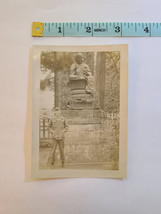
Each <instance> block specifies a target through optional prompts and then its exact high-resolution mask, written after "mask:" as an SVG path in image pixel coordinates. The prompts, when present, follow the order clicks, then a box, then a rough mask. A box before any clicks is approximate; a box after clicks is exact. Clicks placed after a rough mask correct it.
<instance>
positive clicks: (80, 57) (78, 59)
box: [75, 53, 83, 64]
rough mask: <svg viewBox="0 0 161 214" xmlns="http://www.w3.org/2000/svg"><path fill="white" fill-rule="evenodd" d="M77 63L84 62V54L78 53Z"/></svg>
mask: <svg viewBox="0 0 161 214" xmlns="http://www.w3.org/2000/svg"><path fill="white" fill-rule="evenodd" d="M75 61H76V63H77V64H81V63H82V62H83V54H82V53H77V54H76V56H75Z"/></svg>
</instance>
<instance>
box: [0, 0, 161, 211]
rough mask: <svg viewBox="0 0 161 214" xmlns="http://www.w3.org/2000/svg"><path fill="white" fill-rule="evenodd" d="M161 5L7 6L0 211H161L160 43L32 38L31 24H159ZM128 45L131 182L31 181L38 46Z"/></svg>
mask: <svg viewBox="0 0 161 214" xmlns="http://www.w3.org/2000/svg"><path fill="white" fill-rule="evenodd" d="M160 8H161V3H160V0H153V1H146V0H131V1H130V0H99V1H96V0H80V1H79V0H77V1H74V0H66V1H65V0H51V1H49V0H46V1H45V0H40V1H38V0H31V1H29V0H28V1H27V0H10V1H9V0H5V1H2V0H1V4H0V26H1V31H0V44H1V45H0V47H1V51H0V213H3V214H22V213H23V214H35V213H38V214H44V213H45V214H50V213H52V214H86V213H87V214H90V213H92V214H95V213H100V214H105V213H106V214H107V213H108V214H115V213H116V214H117V213H119V214H136V213H145V214H151V213H155V214H160V213H161V37H160V38H32V37H31V23H32V21H42V22H43V21H48V22H52V21H53V22H54V21H55V22H56V21H58V22H63V21H82V22H86V21H87V22H96V21H100V22H103V21H104V22H105V21H111V22H112V21H120V22H121V21H122V22H123V21H129V22H130V21H131V22H132V21H133V22H157V21H158V22H159V21H160V20H161V12H160ZM119 43H122V44H124V43H126V44H129V120H128V167H127V179H125V180H123V181H120V180H110V179H61V180H47V181H37V182H26V181H25V158H24V138H25V137H24V135H25V121H26V111H27V108H26V106H27V94H28V90H29V88H28V81H29V79H28V78H29V71H28V70H29V48H30V47H31V46H32V45H36V44H37V45H43V44H45V45H46V44H49V45H55V44H56V45H96V44H98V45H100V44H119Z"/></svg>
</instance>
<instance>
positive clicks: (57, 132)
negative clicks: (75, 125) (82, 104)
mask: <svg viewBox="0 0 161 214" xmlns="http://www.w3.org/2000/svg"><path fill="white" fill-rule="evenodd" d="M67 127H68V126H67V125H66V122H65V118H64V117H62V116H59V117H55V118H53V119H51V120H50V121H49V131H50V133H51V134H52V139H53V143H52V148H51V152H50V157H49V158H50V160H51V164H54V162H55V152H56V148H57V145H58V146H59V150H60V158H61V161H62V166H63V164H64V161H65V157H64V133H65V130H66V129H67Z"/></svg>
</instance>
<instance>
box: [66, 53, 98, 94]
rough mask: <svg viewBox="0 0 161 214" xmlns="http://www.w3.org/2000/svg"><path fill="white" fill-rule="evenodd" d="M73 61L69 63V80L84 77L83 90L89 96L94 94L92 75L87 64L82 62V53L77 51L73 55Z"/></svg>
mask: <svg viewBox="0 0 161 214" xmlns="http://www.w3.org/2000/svg"><path fill="white" fill-rule="evenodd" d="M73 61H74V63H73V64H72V65H71V68H70V74H69V78H70V80H79V79H82V80H83V79H84V80H85V81H86V86H85V90H86V93H89V94H90V95H91V96H93V95H94V93H95V89H94V84H95V83H94V77H93V76H92V73H91V70H90V68H89V66H88V65H87V64H86V63H84V62H83V55H82V54H81V53H78V54H77V55H76V56H75V60H73Z"/></svg>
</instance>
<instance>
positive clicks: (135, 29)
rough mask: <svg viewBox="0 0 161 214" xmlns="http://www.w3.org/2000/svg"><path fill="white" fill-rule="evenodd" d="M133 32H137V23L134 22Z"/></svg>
mask: <svg viewBox="0 0 161 214" xmlns="http://www.w3.org/2000/svg"><path fill="white" fill-rule="evenodd" d="M135 32H137V24H136V23H135Z"/></svg>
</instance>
